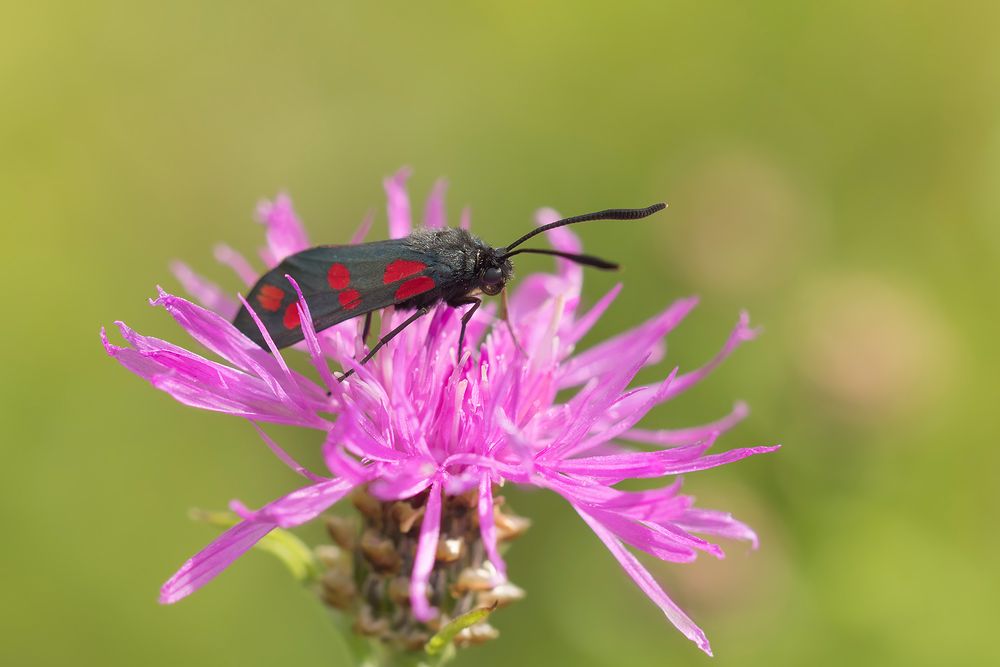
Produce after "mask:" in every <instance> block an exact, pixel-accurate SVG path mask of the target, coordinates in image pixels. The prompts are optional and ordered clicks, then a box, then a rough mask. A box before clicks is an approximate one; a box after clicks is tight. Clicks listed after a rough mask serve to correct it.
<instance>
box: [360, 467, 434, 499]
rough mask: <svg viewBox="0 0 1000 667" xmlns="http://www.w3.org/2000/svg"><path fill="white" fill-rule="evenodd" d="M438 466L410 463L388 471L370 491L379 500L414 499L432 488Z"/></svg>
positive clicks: (376, 481)
mask: <svg viewBox="0 0 1000 667" xmlns="http://www.w3.org/2000/svg"><path fill="white" fill-rule="evenodd" d="M435 472H437V466H435V465H434V464H433V463H430V462H427V461H419V460H417V461H408V462H407V463H405V464H400V465H397V466H394V467H392V468H391V469H389V470H386V471H385V472H384V473H383V474H382V475H381V476H380V477H379V478H378V479H376V480H375V481H374V482H372V485H371V488H370V489H368V491H369V492H370V493H371V494H372V495H373V496H374V497H375V498H378V499H379V500H382V501H390V500H403V499H405V498H412V497H413V496H415V495H417V494H418V493H420V492H421V491H423V490H424V489H426V488H427V487H428V486H431V481H432V479H433V475H434V473H435Z"/></svg>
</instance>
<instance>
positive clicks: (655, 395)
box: [564, 368, 677, 456]
mask: <svg viewBox="0 0 1000 667" xmlns="http://www.w3.org/2000/svg"><path fill="white" fill-rule="evenodd" d="M676 376H677V369H676V368H675V369H674V370H673V371H671V373H670V375H669V376H667V378H666V379H665V380H664V381H663V382H662V383H661V384H660V386H659V388H658V389H656V391H647V392H645V393H646V401H645V403H642V404H640V405H637V406H636V407H635V408H633V409H632V410H630V411H629V412H628V413H626V414H625V415H624V416H622V417H621V418H620V419H619V420H618V421H617V422H615V423H614V424H610V425H607V426H604V427H602V428H600V429H595V430H596V431H597V433H596V435H593V436H591V437H590V438H587V439H586V440H584V441H583V442H581V443H580V444H579V445H578V446H577V447H574V448H573V449H571V450H567V451H566V452H565V454H564V455H565V456H572V455H574V454H576V453H577V452H585V451H588V450H590V449H593V448H595V447H598V446H599V445H602V444H604V443H606V442H608V441H609V440H613V439H615V438H617V437H618V436H619V435H621V434H622V433H624V432H625V431H628V430H629V429H630V428H632V427H633V426H635V425H636V424H637V423H638V422H639V420H640V419H642V418H643V417H645V416H646V414H647V413H648V412H649V411H650V410H651V409H652V408H653V406H655V405H657V404H659V403H660V402H662V400H663V399H662V397H663V396H664V395H665V394H666V393H667V392H668V391H670V385H671V383H672V382H673V381H674V378H675V377H676ZM616 408H617V406H616V407H615V408H612V410H610V411H609V415H608V416H609V417H614V418H617V417H619V415H620V414H621V411H619V410H618V409H616ZM610 413H613V414H610Z"/></svg>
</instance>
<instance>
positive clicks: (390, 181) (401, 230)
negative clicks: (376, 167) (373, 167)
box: [384, 167, 413, 239]
mask: <svg viewBox="0 0 1000 667" xmlns="http://www.w3.org/2000/svg"><path fill="white" fill-rule="evenodd" d="M409 178H410V169H409V168H408V167H403V168H402V169H400V170H399V171H397V172H396V173H395V174H394V175H392V176H391V177H389V178H387V179H385V181H384V185H385V194H386V197H387V198H388V200H389V202H388V213H389V238H392V239H401V238H403V237H404V236H409V235H410V232H411V231H413V225H412V223H411V222H410V196H409V195H408V194H406V181H407V179H409Z"/></svg>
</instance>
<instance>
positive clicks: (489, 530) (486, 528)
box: [477, 473, 507, 579]
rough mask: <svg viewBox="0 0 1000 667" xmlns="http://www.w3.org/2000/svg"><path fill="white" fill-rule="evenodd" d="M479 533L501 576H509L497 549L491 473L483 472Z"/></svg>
mask: <svg viewBox="0 0 1000 667" xmlns="http://www.w3.org/2000/svg"><path fill="white" fill-rule="evenodd" d="M477 511H478V513H479V534H480V535H481V536H482V538H483V546H485V547H486V555H487V556H489V559H490V562H491V563H493V567H495V568H496V570H497V572H498V573H499V575H500V577H501V578H503V579H506V578H507V565H506V563H504V561H503V558H501V557H500V551H499V550H498V549H497V531H496V525H495V524H494V522H493V482H492V481H491V480H490V475H489V473H483V476H482V479H481V481H480V483H479V504H478V509H477Z"/></svg>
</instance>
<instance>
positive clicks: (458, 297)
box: [233, 203, 666, 380]
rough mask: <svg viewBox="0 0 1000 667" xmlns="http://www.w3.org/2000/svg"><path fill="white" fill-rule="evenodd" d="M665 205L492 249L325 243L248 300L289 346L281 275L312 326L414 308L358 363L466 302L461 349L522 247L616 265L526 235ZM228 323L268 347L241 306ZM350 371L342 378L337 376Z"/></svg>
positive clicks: (473, 242)
mask: <svg viewBox="0 0 1000 667" xmlns="http://www.w3.org/2000/svg"><path fill="white" fill-rule="evenodd" d="M664 208H666V204H663V203H660V204H653V205H652V206H648V207H646V208H639V209H607V210H604V211H596V212H594V213H586V214H584V215H578V216H574V217H571V218H564V219H562V220H557V221H556V222H552V223H549V224H547V225H543V226H541V227H538V228H536V229H533V230H532V231H530V232H528V233H527V234H525V235H523V236H521V237H520V238H518V239H517V240H515V241H514V242H513V243H509V244H507V245H506V246H501V247H493V246H491V245H489V244H488V243H486V242H484V241H483V240H482V239H480V238H479V237H477V236H475V235H473V234H471V233H470V232H469V231H467V230H465V229H456V228H445V229H419V230H416V231H414V232H413V233H412V234H410V235H409V236H406V237H404V238H400V239H391V240H387V241H374V242H371V243H361V244H357V245H324V246H317V247H315V248H309V249H308V250H303V251H302V252H298V253H295V254H294V255H289V256H288V257H286V258H285V259H284V260H282V262H281V263H280V264H279V265H278V266H276V267H275V268H273V269H271V270H270V271H268V272H267V273H265V274H264V275H263V276H261V277H260V279H259V280H258V281H257V284H255V285H254V287H253V289H252V290H250V294H249V295H248V296H247V299H246V303H247V304H249V306H250V307H251V308H253V310H254V313H255V314H256V315H257V317H258V318H259V319H260V322H261V324H262V325H263V327H264V328H265V329H266V330H267V333H268V335H269V336H270V338H271V340H272V341H273V342H274V345H275V346H276V347H278V348H283V347H288V346H289V345H294V344H295V343H298V342H299V341H301V340H303V338H304V337H305V336H304V334H303V333H302V322H301V320H300V314H299V307H298V294H297V293H296V291H295V290H294V289H293V287H292V285H291V284H290V282H289V281H288V279H287V278H286V276H291V277H292V278H293V279H294V280H295V282H296V283H297V284H298V285H299V288H300V289H301V290H302V295H303V297H304V298H305V300H306V304H307V305H308V306H309V311H310V314H311V316H312V325H313V328H314V329H315V330H316V331H322V330H323V329H326V328H328V327H331V326H333V325H334V324H338V323H340V322H344V321H345V320H349V319H352V318H355V317H360V316H362V315H364V316H365V326H364V331H363V333H362V337H363V338H367V335H368V331H369V329H370V326H371V317H372V314H373V313H374V312H375V311H377V310H381V309H382V308H387V307H389V306H393V307H395V309H396V310H399V311H413V313H412V314H411V315H410V316H409V317H408V318H407V319H406V320H404V321H403V322H402V323H400V324H399V325H398V326H396V327H395V328H394V329H393V330H392V331H390V332H389V333H387V334H386V335H384V336H383V337H382V338H381V339H380V340H379V341H378V343H376V345H375V346H374V347H372V348H371V350H369V352H368V353H367V354H366V355H365V357H364V358H363V359H362V360H361V364H364V363H365V362H367V361H368V360H369V359H371V358H372V357H373V356H375V353H376V352H378V351H379V349H381V348H382V347H383V346H384V345H386V344H387V343H388V342H389V341H391V340H392V339H393V338H395V337H396V336H397V335H399V333H400V332H402V331H403V330H404V329H405V328H406V327H408V326H410V325H411V324H413V322H415V321H416V320H417V319H418V318H420V317H422V316H424V315H426V314H427V313H428V312H429V311H430V309H431V308H432V307H433V306H435V305H437V304H438V303H441V302H444V303H445V304H447V305H448V306H450V307H452V308H460V307H462V306H469V308H468V309H467V310H466V311H465V312H464V313H463V314H462V326H461V330H460V333H459V338H458V345H459V351H460V352H461V350H462V344H463V342H464V340H465V328H466V325H467V324H468V323H469V320H470V319H472V316H473V315H474V314H475V312H476V310H477V309H478V308H479V306H480V305H481V304H482V300H481V299H480V298H479V297H480V295H483V294H485V295H489V296H494V295H497V294H500V293H501V292H502V291H503V289H504V287H505V286H506V284H507V282H508V281H509V280H511V278H513V276H514V266H513V264H512V263H511V257H514V256H515V255H519V254H522V253H534V254H539V255H555V256H557V257H562V258H564V259H568V260H570V261H573V262H576V263H578V264H581V265H584V266H591V267H594V268H596V269H602V270H615V269H617V268H618V265H617V264H615V263H614V262H609V261H607V260H604V259H601V258H599V257H594V256H592V255H583V254H574V253H567V252H562V251H560V250H553V249H549V248H519V247H518V246H520V245H521V244H522V243H524V242H525V241H527V240H528V239H530V238H532V237H534V236H536V235H538V234H541V233H543V232H545V231H548V230H550V229H555V228H557V227H563V226H566V225H574V224H577V223H581V222H588V221H591V220H637V219H639V218H645V217H647V216H650V215H652V214H654V213H656V212H657V211H661V210H663V209H664ZM233 324H234V325H235V326H236V328H237V329H239V330H240V331H241V332H243V333H244V334H245V335H246V336H247V337H248V338H250V340H252V341H253V342H255V343H256V344H257V345H259V346H260V347H261V348H263V349H265V350H266V349H268V344H267V342H266V340H265V339H264V336H263V334H262V333H261V329H260V327H259V326H258V324H257V322H255V321H254V318H253V317H252V316H251V315H250V313H249V312H248V311H247V306H246V305H244V306H243V307H241V308H240V310H239V312H238V313H237V314H236V319H235V320H234V322H233ZM348 375H350V371H349V372H348V373H346V374H345V375H343V376H341V378H340V379H341V380H343V379H345V378H346V377H347V376H348Z"/></svg>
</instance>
